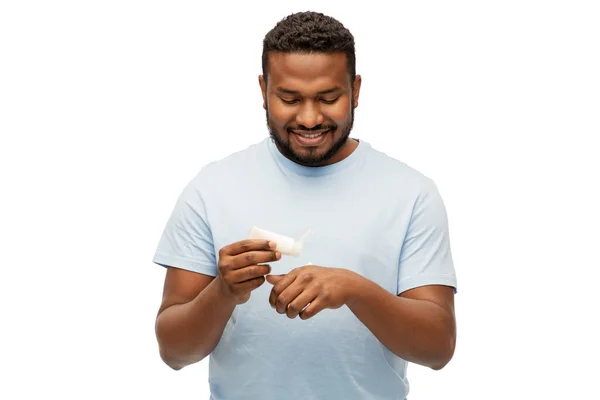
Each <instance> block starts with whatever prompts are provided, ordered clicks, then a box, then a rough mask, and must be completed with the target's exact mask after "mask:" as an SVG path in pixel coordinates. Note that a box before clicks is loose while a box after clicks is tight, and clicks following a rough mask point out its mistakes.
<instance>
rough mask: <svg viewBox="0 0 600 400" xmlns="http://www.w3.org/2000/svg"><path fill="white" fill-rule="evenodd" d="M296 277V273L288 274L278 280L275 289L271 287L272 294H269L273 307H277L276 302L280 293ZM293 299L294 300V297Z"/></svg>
mask: <svg viewBox="0 0 600 400" xmlns="http://www.w3.org/2000/svg"><path fill="white" fill-rule="evenodd" d="M295 279H296V276H295V275H292V274H287V275H285V276H284V277H283V278H282V279H281V280H280V281H279V282H277V284H275V285H273V289H271V294H269V303H270V304H271V307H273V308H276V302H277V300H278V298H279V295H280V294H281V293H282V292H283V291H284V290H285V289H286V288H287V287H288V286H290V285H291V284H292V283H293V282H294V280H295ZM294 297H295V296H294ZM291 300H293V298H292V299H291ZM286 306H287V304H286Z"/></svg>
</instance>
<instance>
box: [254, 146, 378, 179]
mask: <svg viewBox="0 0 600 400" xmlns="http://www.w3.org/2000/svg"><path fill="white" fill-rule="evenodd" d="M265 140H267V142H268V143H267V144H268V147H269V150H270V152H271V154H272V155H273V157H274V158H275V161H276V162H277V164H279V165H281V166H283V167H285V168H286V169H288V170H290V171H291V172H293V173H295V174H297V175H301V176H306V177H319V176H325V175H331V174H335V173H337V172H340V171H342V170H345V169H347V168H348V167H350V166H352V165H353V164H355V163H357V162H358V161H359V160H360V159H361V158H362V157H363V155H364V152H365V149H366V147H367V146H368V144H367V143H366V142H364V141H362V140H359V139H354V140H356V141H358V146H356V148H355V149H354V151H352V153H350V154H349V155H348V156H347V157H346V158H344V159H343V160H341V161H338V162H336V163H334V164H330V165H324V166H322V167H307V166H304V165H300V164H298V163H296V162H294V161H292V160H290V159H288V158H287V157H285V156H284V155H283V154H281V152H280V151H279V149H278V148H277V145H276V144H275V142H274V141H273V139H271V138H270V137H269V138H267V139H265ZM349 140H353V139H352V138H349Z"/></svg>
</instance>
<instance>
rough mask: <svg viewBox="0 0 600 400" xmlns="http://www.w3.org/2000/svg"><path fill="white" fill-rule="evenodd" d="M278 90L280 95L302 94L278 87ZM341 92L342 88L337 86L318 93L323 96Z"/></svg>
mask: <svg viewBox="0 0 600 400" xmlns="http://www.w3.org/2000/svg"><path fill="white" fill-rule="evenodd" d="M276 90H277V91H278V92H279V93H285V94H291V95H299V94H300V92H298V91H297V90H290V89H285V88H282V87H279V86H278V87H277V89H276ZM340 90H342V88H341V87H340V86H335V87H332V88H331V89H326V90H321V91H320V92H317V94H318V95H323V94H328V93H334V92H338V91H340Z"/></svg>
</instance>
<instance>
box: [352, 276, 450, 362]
mask: <svg viewBox="0 0 600 400" xmlns="http://www.w3.org/2000/svg"><path fill="white" fill-rule="evenodd" d="M354 282H355V283H353V284H351V285H350V286H349V295H348V301H347V303H346V305H347V306H348V308H349V309H350V310H351V311H352V312H353V313H354V315H356V317H357V318H358V319H359V320H360V321H361V322H362V323H363V324H365V326H366V327H367V328H369V330H370V331H371V332H373V334H374V335H375V336H376V337H377V339H378V340H379V341H380V342H381V343H383V344H384V345H385V346H386V347H387V348H388V349H389V350H390V351H391V352H392V353H394V354H396V355H397V356H398V357H401V358H403V359H405V360H407V361H410V362H414V363H416V364H420V365H424V366H427V367H430V368H432V369H434V370H439V369H441V368H443V367H444V366H445V365H446V364H447V363H448V362H449V361H450V360H451V359H452V356H453V354H454V348H455V343H456V320H455V315H454V288H452V287H449V286H442V285H430V286H422V287H418V288H414V289H410V290H407V291H405V292H404V293H402V294H400V295H399V296H394V295H393V294H391V293H389V292H388V291H386V290H385V289H383V288H382V287H381V286H379V285H377V284H376V283H374V282H371V281H369V280H367V279H365V278H363V277H361V276H356V277H354Z"/></svg>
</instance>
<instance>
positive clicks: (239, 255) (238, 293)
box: [217, 239, 281, 304]
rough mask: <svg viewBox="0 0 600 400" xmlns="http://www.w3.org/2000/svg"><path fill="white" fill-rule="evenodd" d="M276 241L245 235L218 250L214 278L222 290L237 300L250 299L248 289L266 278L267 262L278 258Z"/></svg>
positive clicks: (239, 301)
mask: <svg viewBox="0 0 600 400" xmlns="http://www.w3.org/2000/svg"><path fill="white" fill-rule="evenodd" d="M276 247H277V244H276V243H274V242H269V241H267V240H258V239H248V240H242V241H240V242H235V243H233V244H230V245H228V246H225V247H223V248H222V249H221V250H220V251H219V264H218V269H219V273H218V275H217V279H219V281H220V286H221V288H222V289H223V293H225V295H227V296H228V297H229V296H231V298H232V299H234V301H235V303H236V304H243V303H245V302H247V301H248V300H249V299H250V292H252V291H253V290H254V289H256V288H258V287H259V286H260V285H262V284H263V283H264V282H265V275H267V274H269V273H270V272H271V267H270V266H269V265H268V264H264V263H268V262H271V261H277V260H279V259H281V253H280V252H279V251H276V250H275V248H276Z"/></svg>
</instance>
